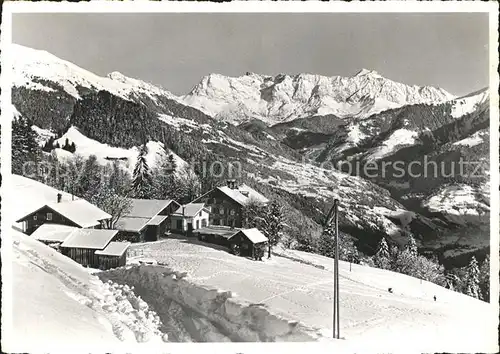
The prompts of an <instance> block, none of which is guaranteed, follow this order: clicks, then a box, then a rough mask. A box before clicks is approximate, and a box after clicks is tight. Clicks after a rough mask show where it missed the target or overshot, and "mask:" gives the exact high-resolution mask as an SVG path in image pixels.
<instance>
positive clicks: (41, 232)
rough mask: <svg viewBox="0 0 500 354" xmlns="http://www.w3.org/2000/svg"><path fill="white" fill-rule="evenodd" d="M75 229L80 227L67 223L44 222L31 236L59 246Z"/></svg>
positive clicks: (47, 243)
mask: <svg viewBox="0 0 500 354" xmlns="http://www.w3.org/2000/svg"><path fill="white" fill-rule="evenodd" d="M75 230H78V228H77V227H73V226H67V225H58V224H43V225H41V226H39V227H38V228H37V229H36V230H35V231H34V232H33V233H32V234H31V237H33V238H34V239H35V240H38V241H40V242H42V243H44V244H46V245H51V246H54V247H56V248H58V247H59V246H60V245H61V244H62V243H63V242H64V241H65V240H66V239H67V238H68V237H69V235H70V234H71V233H72V232H73V231H75Z"/></svg>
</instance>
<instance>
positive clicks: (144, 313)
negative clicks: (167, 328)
mask: <svg viewBox="0 0 500 354" xmlns="http://www.w3.org/2000/svg"><path fill="white" fill-rule="evenodd" d="M10 232H12V239H13V245H12V246H13V247H12V259H13V265H12V270H13V274H12V282H7V281H5V280H4V284H3V285H4V287H5V288H6V290H7V289H9V288H10V287H11V290H12V292H11V293H12V300H11V301H12V323H6V322H5V321H3V322H2V327H4V328H2V330H3V331H6V332H3V334H4V335H5V337H4V338H3V340H2V347H3V349H6V348H8V349H9V350H8V351H9V352H36V351H41V350H43V351H45V352H53V350H54V349H56V351H62V352H70V351H71V352H73V351H74V349H75V348H79V349H82V348H85V349H88V350H90V349H91V348H93V349H96V350H98V351H99V352H102V351H105V350H106V349H111V350H112V351H113V352H115V351H116V350H117V349H119V348H130V346H131V345H138V344H139V343H140V344H142V345H147V347H149V346H155V347H158V346H163V345H164V341H165V340H167V339H168V338H167V336H164V334H163V333H161V332H160V331H159V327H160V326H161V323H160V319H159V317H158V315H157V314H156V313H155V312H154V311H152V310H151V309H149V307H148V305H147V304H146V303H145V302H144V301H143V300H142V299H140V298H139V297H137V296H136V295H135V294H134V292H133V289H131V288H130V287H127V286H122V285H118V284H116V283H112V282H107V283H103V282H101V281H100V280H99V279H98V278H97V277H95V276H94V275H91V274H89V272H88V271H87V269H85V268H83V267H82V266H81V265H80V264H78V263H76V262H74V261H73V260H71V259H70V258H68V257H65V256H63V255H62V254H60V253H58V252H56V251H55V250H53V249H52V248H50V247H48V246H46V245H44V244H42V243H40V242H38V241H36V240H34V239H32V238H30V237H29V236H27V235H24V234H22V233H20V232H17V231H15V230H11V231H10ZM125 345H126V347H125ZM105 348H106V349H105ZM66 349H67V350H66ZM68 350H69V351H68Z"/></svg>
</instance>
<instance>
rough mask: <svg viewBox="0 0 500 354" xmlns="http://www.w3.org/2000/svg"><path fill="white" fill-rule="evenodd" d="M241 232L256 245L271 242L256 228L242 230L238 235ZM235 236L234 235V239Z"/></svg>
mask: <svg viewBox="0 0 500 354" xmlns="http://www.w3.org/2000/svg"><path fill="white" fill-rule="evenodd" d="M240 232H242V233H243V234H244V235H245V236H246V237H247V238H248V239H249V240H250V241H251V242H252V243H254V244H256V243H262V242H267V241H269V240H268V238H267V237H266V236H264V234H263V233H262V232H260V231H259V230H258V229H256V228H253V229H242V230H240V231H239V232H238V233H240ZM235 235H237V234H235ZM235 235H233V237H234V236H235Z"/></svg>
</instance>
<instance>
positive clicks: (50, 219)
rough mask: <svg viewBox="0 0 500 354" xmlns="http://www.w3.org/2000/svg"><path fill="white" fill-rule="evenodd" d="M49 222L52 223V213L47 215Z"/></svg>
mask: <svg viewBox="0 0 500 354" xmlns="http://www.w3.org/2000/svg"><path fill="white" fill-rule="evenodd" d="M47 220H48V221H52V213H47Z"/></svg>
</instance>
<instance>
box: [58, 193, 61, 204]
mask: <svg viewBox="0 0 500 354" xmlns="http://www.w3.org/2000/svg"><path fill="white" fill-rule="evenodd" d="M61 199H62V194H61V193H57V202H58V203H60V202H61Z"/></svg>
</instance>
